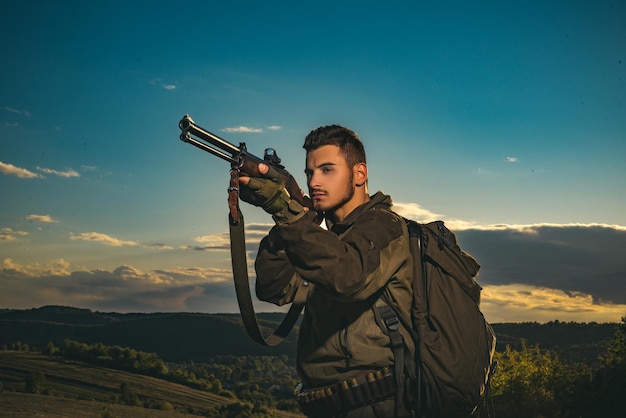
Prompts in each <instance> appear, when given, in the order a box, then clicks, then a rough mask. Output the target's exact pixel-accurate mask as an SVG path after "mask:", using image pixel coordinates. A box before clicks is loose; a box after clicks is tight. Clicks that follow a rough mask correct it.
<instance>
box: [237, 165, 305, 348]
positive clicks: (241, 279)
mask: <svg viewBox="0 0 626 418" xmlns="http://www.w3.org/2000/svg"><path fill="white" fill-rule="evenodd" d="M234 171H235V170H232V171H231V178H230V187H229V188H228V203H229V208H230V213H229V216H228V224H229V225H230V257H231V261H232V266H233V278H234V281H235V291H236V293H237V303H238V304H239V312H240V313H241V319H242V320H243V325H244V327H245V329H246V332H247V333H248V335H249V336H250V337H251V338H252V339H253V340H254V341H256V342H257V343H259V344H261V345H266V346H270V347H273V346H275V345H277V344H279V343H280V342H282V341H283V340H284V339H285V337H287V335H289V332H290V331H291V329H292V328H293V326H294V325H295V323H296V322H297V321H298V318H299V317H300V313H301V312H302V309H303V308H304V305H305V303H306V298H307V295H308V290H309V287H308V286H299V287H298V290H297V292H296V295H295V297H294V301H293V303H292V304H291V307H290V308H289V311H288V312H287V314H286V315H285V317H284V318H283V320H282V322H281V323H280V325H279V326H278V327H277V328H276V330H275V331H274V332H273V333H272V334H271V335H269V336H267V337H265V336H263V333H262V332H261V329H260V327H259V323H258V321H257V318H256V314H255V312H254V306H253V304H252V295H251V292H250V279H249V277H248V261H247V256H246V238H245V232H244V222H243V214H242V213H241V211H240V210H239V196H238V192H239V176H238V174H237V175H235V173H234Z"/></svg>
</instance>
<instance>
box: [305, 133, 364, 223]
mask: <svg viewBox="0 0 626 418" xmlns="http://www.w3.org/2000/svg"><path fill="white" fill-rule="evenodd" d="M353 171H354V170H353V169H352V168H350V167H348V164H347V163H346V159H345V158H344V156H343V155H342V154H341V153H340V151H339V147H338V146H336V145H323V146H321V147H319V148H317V149H315V150H313V151H309V152H308V153H307V156H306V170H305V173H306V176H307V185H308V186H309V196H310V197H311V199H312V200H313V208H314V209H315V210H316V211H318V212H336V211H338V210H339V211H341V210H342V209H344V208H347V207H348V206H350V202H351V200H352V199H353V197H354V190H355V183H354V172H353ZM347 209H349V210H350V211H351V210H352V209H353V208H352V207H350V208H347ZM348 213H349V212H348ZM346 214H347V213H346Z"/></svg>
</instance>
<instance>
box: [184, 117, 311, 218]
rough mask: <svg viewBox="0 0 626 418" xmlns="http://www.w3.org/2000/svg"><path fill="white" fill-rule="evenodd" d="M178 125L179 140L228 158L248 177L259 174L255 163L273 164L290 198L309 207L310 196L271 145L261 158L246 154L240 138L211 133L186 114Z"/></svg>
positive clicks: (232, 167)
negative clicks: (235, 141) (230, 139)
mask: <svg viewBox="0 0 626 418" xmlns="http://www.w3.org/2000/svg"><path fill="white" fill-rule="evenodd" d="M178 126H179V128H180V130H181V131H182V132H181V134H180V139H181V140H182V141H183V142H187V143H189V144H191V145H194V146H196V147H198V148H200V149H202V150H204V151H207V152H209V153H211V154H213V155H215V156H216V157H219V158H221V159H223V160H226V161H228V162H229V163H230V165H231V169H234V170H237V171H238V172H239V173H240V174H243V175H247V176H249V177H261V176H262V175H261V173H260V172H259V163H263V164H266V165H269V166H272V167H274V168H275V169H276V170H277V171H278V172H279V173H280V175H281V176H282V178H283V181H284V183H285V188H286V189H287V191H288V192H289V195H290V196H291V198H292V199H294V200H296V201H297V202H298V203H300V204H301V205H302V206H303V207H308V208H309V209H312V208H313V204H312V202H311V199H310V198H309V197H308V196H305V195H304V193H303V192H302V189H300V186H298V183H297V182H296V179H295V178H294V177H293V176H292V175H291V174H290V173H289V172H288V171H287V170H285V167H284V166H283V165H281V164H280V162H281V161H280V158H279V157H278V155H277V154H276V151H275V150H274V149H273V148H267V149H266V150H265V155H264V157H263V158H262V159H261V158H259V157H257V156H255V155H252V154H250V153H249V152H248V151H247V149H246V144H245V143H244V142H240V143H239V146H238V147H237V146H235V145H233V144H231V143H230V142H228V141H226V140H225V139H223V138H220V137H219V136H217V135H215V134H214V133H211V132H209V131H207V130H206V129H203V128H201V127H200V126H198V125H196V123H195V122H194V121H193V119H191V117H190V116H189V115H185V116H183V118H182V119H181V120H180V122H179V123H178Z"/></svg>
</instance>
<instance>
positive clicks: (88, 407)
mask: <svg viewBox="0 0 626 418" xmlns="http://www.w3.org/2000/svg"><path fill="white" fill-rule="evenodd" d="M35 373H41V374H43V377H44V378H45V381H44V382H39V383H40V391H41V392H42V393H46V395H40V394H30V393H20V392H18V391H24V389H25V385H26V384H27V383H26V382H27V380H28V379H29V378H31V379H32V376H33V375H34V374H35ZM41 374H40V376H41ZM0 381H1V382H2V387H3V390H2V393H0V417H98V418H105V417H109V418H113V417H117V418H124V417H156V418H158V417H192V416H215V415H217V408H218V407H220V406H221V405H224V404H233V403H236V402H237V401H235V400H233V399H229V398H226V397H222V396H218V395H215V394H211V393H208V392H204V391H200V390H196V389H192V388H188V387H186V386H183V385H179V384H175V383H170V382H167V381H164V380H160V379H156V378H152V377H148V376H142V375H138V374H132V373H126V372H122V371H118V370H112V369H106V368H102V367H96V366H89V365H85V364H82V363H78V362H72V361H66V360H63V359H59V358H56V357H50V356H44V355H40V354H34V353H26V352H17V351H6V350H4V351H0ZM122 384H125V385H124V386H125V389H126V394H127V395H128V394H132V396H133V397H136V399H140V400H141V401H142V402H143V403H148V404H150V405H151V406H153V407H154V408H157V409H147V408H141V407H134V406H128V405H120V404H117V402H118V401H119V400H120V398H122V397H123V394H122V390H121V387H122ZM275 416H276V417H296V416H298V415H295V414H290V413H285V412H282V411H276V413H275Z"/></svg>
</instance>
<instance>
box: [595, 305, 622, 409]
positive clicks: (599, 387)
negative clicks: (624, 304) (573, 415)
mask: <svg viewBox="0 0 626 418" xmlns="http://www.w3.org/2000/svg"><path fill="white" fill-rule="evenodd" d="M599 360H600V367H599V369H598V370H597V371H596V372H595V374H594V377H593V383H592V385H591V388H590V389H591V390H590V392H591V396H590V397H589V401H588V402H586V405H585V409H586V410H587V413H588V416H601V417H605V418H609V417H622V416H623V415H624V394H625V393H626V317H623V318H622V322H621V323H620V324H619V326H618V328H617V331H616V332H615V335H614V336H613V340H612V341H611V342H610V343H609V346H608V347H607V350H606V353H605V354H603V355H601V356H599Z"/></svg>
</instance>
